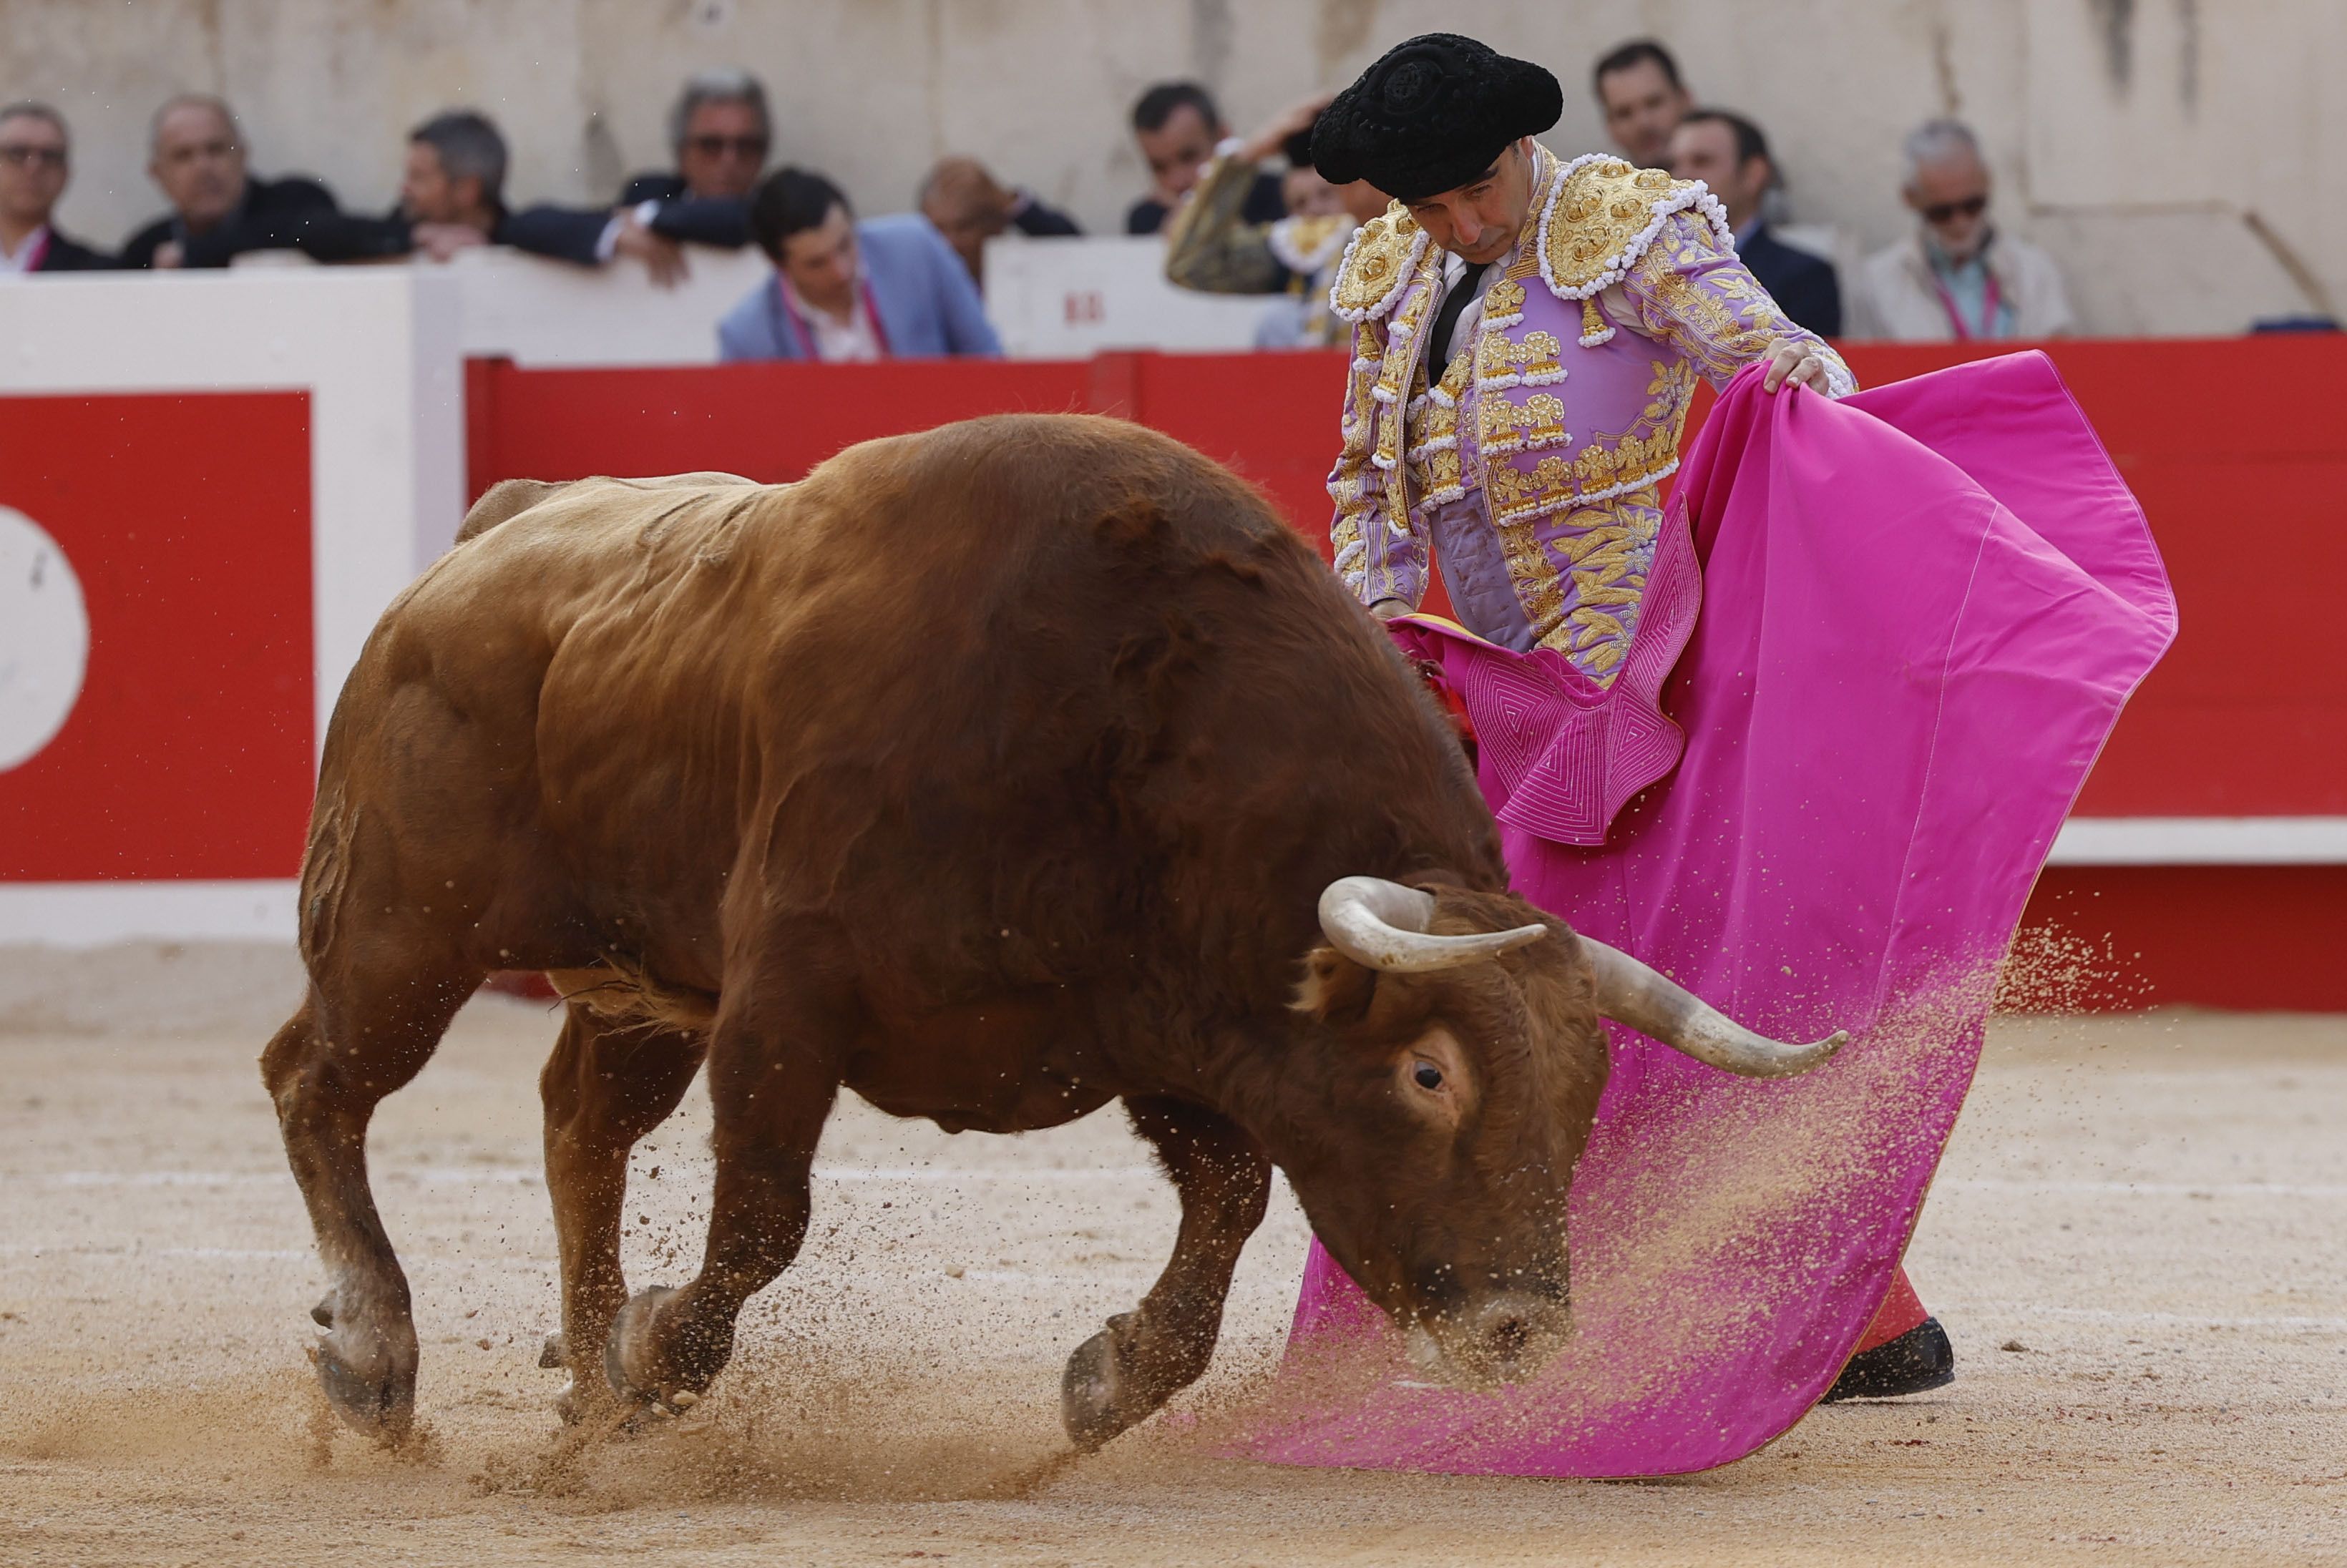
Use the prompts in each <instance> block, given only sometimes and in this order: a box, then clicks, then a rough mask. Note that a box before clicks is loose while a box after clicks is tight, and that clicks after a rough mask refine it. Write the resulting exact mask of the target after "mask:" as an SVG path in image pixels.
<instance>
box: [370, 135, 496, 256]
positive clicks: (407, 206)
mask: <svg viewBox="0 0 2347 1568" xmlns="http://www.w3.org/2000/svg"><path fill="white" fill-rule="evenodd" d="M505 188H506V138H505V137H503V136H502V135H500V134H499V133H498V131H497V127H496V125H495V124H493V123H492V122H491V121H490V120H489V118H488V117H487V116H485V115H477V114H475V113H473V112H472V111H470V110H469V109H449V110H446V111H445V112H444V113H441V114H436V115H435V116H433V117H431V118H430V119H428V120H425V122H424V123H423V124H422V125H420V126H417V127H415V129H414V130H412V131H410V132H409V133H408V136H407V167H406V168H405V170H404V171H403V173H402V175H401V178H400V182H399V210H398V213H397V214H396V218H397V220H398V221H399V222H400V223H401V225H402V226H403V227H405V229H406V230H407V234H406V239H407V242H408V247H409V249H414V250H418V251H421V252H423V253H424V254H425V255H427V256H430V257H431V258H432V259H433V260H436V261H446V260H448V258H449V257H451V256H453V255H455V254H456V252H457V251H459V250H465V249H470V248H472V247H473V246H476V245H503V244H507V243H508V242H509V240H508V238H507V234H506V229H507V224H508V222H509V217H508V214H507V211H506V199H505Z"/></svg>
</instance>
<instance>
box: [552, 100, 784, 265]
mask: <svg viewBox="0 0 2347 1568" xmlns="http://www.w3.org/2000/svg"><path fill="white" fill-rule="evenodd" d="M668 132H669V146H670V148H671V150H672V151H673V152H674V154H675V156H676V169H675V172H673V173H668V174H660V173H647V174H639V175H637V176H636V177H635V178H632V179H630V180H629V181H628V184H627V188H625V189H624V190H622V191H621V192H620V200H619V203H618V205H617V206H616V207H615V208H612V209H604V210H592V209H589V210H581V209H565V208H554V207H540V208H535V209H531V210H530V211H528V212H523V213H518V214H517V215H515V217H514V219H512V221H511V224H510V226H509V229H510V238H511V242H512V243H513V244H515V245H518V246H519V247H521V248H522V249H525V250H534V251H537V252H538V254H540V255H542V256H554V257H559V258H560V259H561V260H566V261H579V262H588V263H592V262H600V261H609V260H611V259H612V258H613V257H615V256H632V257H634V258H635V259H636V260H640V261H641V262H643V264H644V265H645V266H646V267H647V268H648V269H650V270H651V274H652V276H653V278H654V279H656V280H659V281H661V282H673V281H674V280H676V279H677V278H680V277H682V275H683V272H684V259H683V255H682V251H681V250H680V249H678V246H679V244H680V243H681V242H690V243H692V244H696V245H716V246H722V247H723V248H725V249H740V248H741V247H743V246H744V245H747V244H749V243H750V192H751V190H752V188H754V187H755V186H756V185H757V183H758V176H759V174H760V173H761V172H762V171H763V170H764V168H765V167H766V154H767V152H768V150H769V149H770V148H772V147H773V145H774V126H773V121H772V118H771V117H770V116H769V115H768V113H767V110H766V89H765V88H764V87H761V86H760V85H759V82H758V78H757V77H755V76H752V75H750V73H749V72H747V71H737V70H711V71H702V72H698V73H696V74H695V75H694V76H692V77H690V78H688V79H687V80H686V82H685V84H684V90H683V91H682V92H681V93H679V94H678V95H677V100H676V104H675V106H674V107H672V108H671V109H670V111H669V118H668Z"/></svg>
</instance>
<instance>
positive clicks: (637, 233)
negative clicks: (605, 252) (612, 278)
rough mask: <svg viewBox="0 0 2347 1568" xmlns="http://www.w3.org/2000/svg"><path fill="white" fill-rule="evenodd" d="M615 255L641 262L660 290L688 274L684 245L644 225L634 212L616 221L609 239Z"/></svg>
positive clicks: (679, 280) (668, 287)
mask: <svg viewBox="0 0 2347 1568" xmlns="http://www.w3.org/2000/svg"><path fill="white" fill-rule="evenodd" d="M611 253H612V254H613V255H615V256H632V257H634V258H635V259H636V260H639V261H641V262H642V263H643V264H644V270H645V271H647V272H650V273H651V275H652V281H653V282H655V283H657V284H659V285H660V286H661V288H663V289H673V288H675V287H676V286H677V285H678V284H679V283H681V282H682V281H683V280H685V278H686V277H687V276H688V275H689V274H690V272H691V269H690V268H688V267H687V266H686V265H685V263H684V248H683V247H682V246H680V245H679V244H677V242H676V241H675V240H673V239H669V238H668V237H667V236H666V235H663V234H655V233H653V232H652V231H651V229H648V228H646V227H645V226H644V224H643V223H642V221H641V219H638V218H637V217H636V216H635V214H633V213H630V214H628V216H627V217H626V218H624V219H621V220H620V232H619V236H618V238H617V239H613V240H612V242H611Z"/></svg>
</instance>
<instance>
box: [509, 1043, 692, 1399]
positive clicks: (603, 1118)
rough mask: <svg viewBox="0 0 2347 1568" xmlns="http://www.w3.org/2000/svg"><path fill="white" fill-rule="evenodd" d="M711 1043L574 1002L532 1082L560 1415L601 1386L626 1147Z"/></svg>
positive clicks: (616, 1292) (673, 1102)
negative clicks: (557, 1266) (558, 1329)
mask: <svg viewBox="0 0 2347 1568" xmlns="http://www.w3.org/2000/svg"><path fill="white" fill-rule="evenodd" d="M708 1044H709V1042H708V1040H707V1039H706V1038H705V1037H704V1036H702V1035H700V1034H694V1033H684V1032H682V1031H677V1030H669V1029H663V1028H661V1027H659V1026H657V1025H654V1024H651V1023H643V1024H638V1025H636V1026H634V1027H629V1026H626V1025H623V1024H618V1023H613V1022H611V1021H610V1020H609V1019H606V1018H603V1017H600V1016H599V1015H598V1014H596V1013H594V1012H593V1011H592V1010H591V1009H589V1008H588V1007H587V1006H585V1005H583V1004H582V1003H576V1002H574V1003H571V1004H570V1007H569V1017H568V1019H567V1020H566V1021H565V1022H564V1023H563V1026H562V1038H561V1039H560V1040H559V1041H558V1042H557V1043H556V1044H555V1047H554V1054H553V1055H552V1056H551V1057H549V1058H548V1061H547V1064H546V1071H545V1073H544V1074H541V1075H540V1077H539V1079H538V1091H539V1094H540V1095H541V1096H542V1097H543V1098H544V1100H545V1102H546V1186H547V1191H548V1196H550V1197H551V1198H552V1199H553V1200H554V1233H555V1239H556V1242H557V1244H558V1246H559V1249H560V1256H561V1259H562V1355H563V1360H564V1363H565V1364H566V1365H568V1366H569V1369H570V1387H569V1389H568V1390H565V1391H564V1396H563V1400H562V1413H563V1415H564V1417H565V1418H566V1419H569V1420H577V1419H579V1416H580V1415H581V1414H582V1413H583V1412H584V1410H585V1408H586V1406H587V1405H588V1404H589V1403H590V1402H592V1401H593V1400H595V1399H596V1398H597V1392H598V1390H601V1389H602V1388H603V1387H604V1379H603V1345H604V1341H605V1339H607V1338H608V1336H609V1335H610V1330H611V1319H613V1318H615V1317H617V1316H618V1315H619V1311H620V1307H621V1306H622V1305H624V1304H625V1303H626V1301H627V1298H628V1287H627V1280H626V1278H625V1277H624V1276H623V1275H622V1274H621V1272H620V1222H621V1207H622V1204H623V1202H624V1200H625V1198H626V1197H627V1193H628V1152H629V1151H630V1149H632V1148H634V1147H635V1145H636V1144H637V1141H638V1140H639V1139H641V1138H642V1137H643V1136H644V1135H646V1134H647V1133H650V1132H651V1130H652V1129H653V1128H654V1127H657V1126H659V1125H661V1122H663V1121H665V1120H667V1119H668V1115H669V1113H671V1111H674V1110H675V1109H676V1106H677V1102H678V1101H680V1100H682V1099H683V1098H684V1092H685V1090H686V1089H687V1088H688V1087H689V1086H690V1085H691V1084H692V1075H693V1074H694V1073H696V1072H698V1071H699V1070H700V1067H701V1059H702V1055H703V1054H706V1052H707V1050H708Z"/></svg>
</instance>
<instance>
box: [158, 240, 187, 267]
mask: <svg viewBox="0 0 2347 1568" xmlns="http://www.w3.org/2000/svg"><path fill="white" fill-rule="evenodd" d="M187 260H188V248H187V247H186V246H184V245H182V244H180V243H179V241H178V240H176V239H166V240H164V241H163V243H161V244H160V245H158V246H157V247H155V265H156V266H158V267H179V266H182V265H184V264H185V263H186V261H187Z"/></svg>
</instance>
